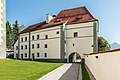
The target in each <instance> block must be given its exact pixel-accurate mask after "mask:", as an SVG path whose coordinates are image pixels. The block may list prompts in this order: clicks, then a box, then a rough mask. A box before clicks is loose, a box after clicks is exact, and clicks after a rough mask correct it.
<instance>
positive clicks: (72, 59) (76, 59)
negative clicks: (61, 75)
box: [69, 52, 81, 63]
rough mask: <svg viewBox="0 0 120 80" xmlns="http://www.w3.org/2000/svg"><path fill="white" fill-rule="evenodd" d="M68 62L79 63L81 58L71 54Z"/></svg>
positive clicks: (76, 54)
mask: <svg viewBox="0 0 120 80" xmlns="http://www.w3.org/2000/svg"><path fill="white" fill-rule="evenodd" d="M69 62H70V63H71V62H81V56H80V55H79V54H78V53H76V52H73V53H71V54H70V55H69Z"/></svg>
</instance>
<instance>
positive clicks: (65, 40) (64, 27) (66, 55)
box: [63, 21, 69, 62]
mask: <svg viewBox="0 0 120 80" xmlns="http://www.w3.org/2000/svg"><path fill="white" fill-rule="evenodd" d="M66 24H67V21H66V22H65V23H63V31H64V53H65V58H66V59H67V62H69V60H68V54H67V31H66Z"/></svg>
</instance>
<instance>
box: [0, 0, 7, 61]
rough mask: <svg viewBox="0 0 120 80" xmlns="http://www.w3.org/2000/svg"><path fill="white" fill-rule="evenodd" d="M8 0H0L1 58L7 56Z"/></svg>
mask: <svg viewBox="0 0 120 80" xmlns="http://www.w3.org/2000/svg"><path fill="white" fill-rule="evenodd" d="M5 8H6V0H0V59H4V58H6V51H5V49H6V35H5V34H6V33H5V31H6V30H5V29H6V28H5V24H6V9H5Z"/></svg>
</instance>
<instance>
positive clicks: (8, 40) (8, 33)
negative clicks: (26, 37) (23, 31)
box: [6, 21, 12, 49]
mask: <svg viewBox="0 0 120 80" xmlns="http://www.w3.org/2000/svg"><path fill="white" fill-rule="evenodd" d="M11 34H12V29H11V24H10V23H9V21H7V22H6V47H7V49H11V48H12V35H11Z"/></svg>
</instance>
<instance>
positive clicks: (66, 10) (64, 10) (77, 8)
mask: <svg viewBox="0 0 120 80" xmlns="http://www.w3.org/2000/svg"><path fill="white" fill-rule="evenodd" d="M84 7H85V6H82V7H77V8H70V9H64V10H61V11H68V10H74V9H79V8H84Z"/></svg>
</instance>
